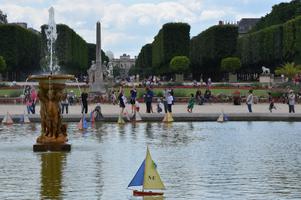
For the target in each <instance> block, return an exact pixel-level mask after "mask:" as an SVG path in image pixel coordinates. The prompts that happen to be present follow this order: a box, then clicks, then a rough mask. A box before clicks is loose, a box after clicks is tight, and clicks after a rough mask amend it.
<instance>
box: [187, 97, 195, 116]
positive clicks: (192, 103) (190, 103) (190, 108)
mask: <svg viewBox="0 0 301 200" xmlns="http://www.w3.org/2000/svg"><path fill="white" fill-rule="evenodd" d="M190 95H191V97H190V99H189V101H188V106H187V111H188V112H190V113H191V112H192V109H193V107H194V101H195V99H194V95H193V94H190Z"/></svg>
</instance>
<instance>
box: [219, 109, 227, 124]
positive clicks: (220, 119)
mask: <svg viewBox="0 0 301 200" xmlns="http://www.w3.org/2000/svg"><path fill="white" fill-rule="evenodd" d="M225 121H228V116H227V115H225V114H224V112H222V113H221V114H220V116H219V117H218V118H217V122H220V123H222V122H225Z"/></svg>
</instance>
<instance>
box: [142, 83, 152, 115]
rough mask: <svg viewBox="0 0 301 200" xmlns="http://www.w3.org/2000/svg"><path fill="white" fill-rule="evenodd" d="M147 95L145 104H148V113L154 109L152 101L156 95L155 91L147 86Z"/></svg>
mask: <svg viewBox="0 0 301 200" xmlns="http://www.w3.org/2000/svg"><path fill="white" fill-rule="evenodd" d="M144 97H145V104H146V113H151V111H152V110H153V109H152V101H153V97H154V93H153V91H152V90H151V89H150V88H149V87H147V88H146V94H145V95H144Z"/></svg>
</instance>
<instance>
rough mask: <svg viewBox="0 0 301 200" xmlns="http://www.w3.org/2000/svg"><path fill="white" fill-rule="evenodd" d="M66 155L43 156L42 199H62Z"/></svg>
mask: <svg viewBox="0 0 301 200" xmlns="http://www.w3.org/2000/svg"><path fill="white" fill-rule="evenodd" d="M65 164H66V153H61V152H54V153H42V154H41V190H40V195H41V199H62V198H61V196H62V179H63V177H62V176H63V169H64V168H65Z"/></svg>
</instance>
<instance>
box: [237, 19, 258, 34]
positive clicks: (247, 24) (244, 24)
mask: <svg viewBox="0 0 301 200" xmlns="http://www.w3.org/2000/svg"><path fill="white" fill-rule="evenodd" d="M259 20H260V19H259V18H242V19H241V20H240V21H239V22H238V33H239V35H242V34H246V33H248V32H249V31H250V30H252V28H253V27H254V26H255V25H256V24H257V22H258V21H259Z"/></svg>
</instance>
